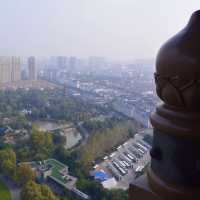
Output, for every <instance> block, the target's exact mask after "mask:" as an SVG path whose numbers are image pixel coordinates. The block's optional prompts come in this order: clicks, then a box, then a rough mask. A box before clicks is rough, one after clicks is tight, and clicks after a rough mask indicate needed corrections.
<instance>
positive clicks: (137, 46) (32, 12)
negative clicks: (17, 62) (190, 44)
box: [0, 0, 200, 59]
mask: <svg viewBox="0 0 200 200" xmlns="http://www.w3.org/2000/svg"><path fill="white" fill-rule="evenodd" d="M198 9H200V1H199V0H0V55H21V56H26V55H37V56H46V55H76V56H81V57H82V56H84V57H85V56H90V55H91V56H106V57H111V58H115V59H118V58H120V59H134V58H145V57H146V58H147V57H154V56H155V54H156V52H157V50H158V48H159V47H160V45H161V44H162V43H163V42H164V41H165V40H166V39H168V38H169V37H170V36H172V35H173V34H175V33H176V32H177V31H179V30H180V29H181V28H182V27H183V26H185V24H186V23H187V21H188V19H189V17H190V15H191V14H192V12H193V11H195V10H198Z"/></svg>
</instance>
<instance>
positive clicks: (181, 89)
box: [129, 11, 200, 200]
mask: <svg viewBox="0 0 200 200" xmlns="http://www.w3.org/2000/svg"><path fill="white" fill-rule="evenodd" d="M155 82H156V89H157V94H158V96H159V97H160V98H161V99H162V101H163V104H162V105H160V106H158V107H157V108H156V112H155V113H153V114H152V115H151V123H152V125H153V127H154V138H153V147H152V149H151V158H152V159H151V166H150V167H149V169H148V172H147V175H145V176H143V177H141V178H139V179H138V180H136V181H134V182H133V183H132V184H131V185H130V189H129V193H130V195H129V199H130V200H190V199H194V200H198V199H200V11H196V12H195V13H194V14H193V15H192V17H191V19H190V21H189V23H188V25H187V26H186V27H185V28H184V29H183V30H182V31H180V32H179V33H178V34H177V35H175V36H174V37H172V38H171V39H170V40H168V41H167V42H166V43H165V44H164V45H163V46H162V47H161V49H160V51H159V53H158V56H157V60H156V73H155Z"/></svg>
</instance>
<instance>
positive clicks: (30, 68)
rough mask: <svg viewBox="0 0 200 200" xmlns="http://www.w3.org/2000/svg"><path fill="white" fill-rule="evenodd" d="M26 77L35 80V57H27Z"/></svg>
mask: <svg viewBox="0 0 200 200" xmlns="http://www.w3.org/2000/svg"><path fill="white" fill-rule="evenodd" d="M28 75H29V76H28V79H29V80H37V72H36V62H35V57H29V58H28Z"/></svg>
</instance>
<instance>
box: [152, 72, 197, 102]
mask: <svg viewBox="0 0 200 200" xmlns="http://www.w3.org/2000/svg"><path fill="white" fill-rule="evenodd" d="M154 77H155V82H156V86H157V93H158V96H159V97H160V98H161V99H162V100H163V101H165V98H164V96H163V94H162V91H163V89H164V88H165V87H166V86H167V85H170V86H171V87H172V88H174V90H175V91H176V94H177V95H178V96H179V99H180V100H181V102H182V106H186V102H185V98H184V91H186V90H188V89H190V88H193V87H199V86H200V80H187V81H186V80H184V79H182V78H180V77H179V76H173V77H169V76H163V75H160V74H158V73H155V74H154ZM177 83H178V84H177Z"/></svg>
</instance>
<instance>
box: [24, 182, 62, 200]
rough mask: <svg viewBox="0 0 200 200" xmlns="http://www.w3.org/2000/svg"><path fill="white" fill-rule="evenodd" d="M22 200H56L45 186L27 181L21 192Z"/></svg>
mask: <svg viewBox="0 0 200 200" xmlns="http://www.w3.org/2000/svg"><path fill="white" fill-rule="evenodd" d="M21 198H22V200H58V199H57V198H56V197H55V195H54V194H53V193H52V191H51V189H50V188H49V187H48V186H47V185H39V184H37V183H35V182H33V181H29V182H28V183H27V184H26V185H25V187H24V188H23V190H22V192H21Z"/></svg>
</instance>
